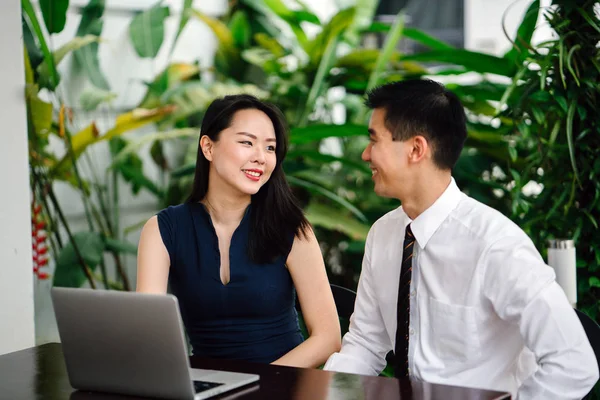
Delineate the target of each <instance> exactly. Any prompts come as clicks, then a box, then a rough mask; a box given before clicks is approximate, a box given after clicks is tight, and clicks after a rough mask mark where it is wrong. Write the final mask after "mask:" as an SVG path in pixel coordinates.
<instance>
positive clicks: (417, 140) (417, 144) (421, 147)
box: [410, 135, 431, 162]
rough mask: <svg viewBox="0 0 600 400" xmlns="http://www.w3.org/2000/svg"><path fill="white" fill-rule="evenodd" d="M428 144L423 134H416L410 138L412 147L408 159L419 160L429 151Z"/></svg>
mask: <svg viewBox="0 0 600 400" xmlns="http://www.w3.org/2000/svg"><path fill="white" fill-rule="evenodd" d="M430 150H431V148H430V146H429V142H428V141H427V139H425V136H422V135H417V136H415V137H413V138H412V149H411V152H410V161H412V162H419V161H421V160H422V159H424V158H425V157H426V156H427V155H428V153H430Z"/></svg>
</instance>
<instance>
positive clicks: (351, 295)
mask: <svg viewBox="0 0 600 400" xmlns="http://www.w3.org/2000/svg"><path fill="white" fill-rule="evenodd" d="M329 286H330V287H331V293H332V294H333V301H334V302H335V307H336V308H337V313H338V316H339V317H340V318H346V319H350V316H351V315H352V313H353V312H354V301H355V300H356V292H355V291H353V290H350V289H347V288H345V287H342V286H338V285H334V284H330V285H329ZM296 310H298V311H299V312H302V310H301V309H300V301H299V300H298V296H296Z"/></svg>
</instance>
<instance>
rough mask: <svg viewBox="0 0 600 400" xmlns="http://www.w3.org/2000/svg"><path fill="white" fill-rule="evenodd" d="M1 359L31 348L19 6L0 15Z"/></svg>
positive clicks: (9, 0)
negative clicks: (0, 122)
mask: <svg viewBox="0 0 600 400" xmlns="http://www.w3.org/2000/svg"><path fill="white" fill-rule="evenodd" d="M0 33H1V34H2V37H3V40H2V41H0V54H2V59H3V62H2V73H0V88H2V90H0V121H2V133H1V134H0V192H1V194H0V196H1V197H0V199H1V200H0V202H1V203H0V354H5V353H9V352H12V351H17V350H21V349H24V348H27V347H31V346H34V345H35V330H34V316H33V309H34V307H33V265H32V260H31V217H30V194H29V159H28V152H27V121H26V110H25V97H24V90H25V72H24V67H23V42H22V39H21V36H22V30H21V2H20V1H19V0H4V1H3V4H2V12H1V13H0Z"/></svg>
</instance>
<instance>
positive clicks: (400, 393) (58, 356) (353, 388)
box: [0, 343, 510, 400]
mask: <svg viewBox="0 0 600 400" xmlns="http://www.w3.org/2000/svg"><path fill="white" fill-rule="evenodd" d="M191 364H192V367H195V368H208V369H221V370H226V371H234V372H251V373H255V374H259V375H260V382H259V383H258V384H257V385H253V386H250V387H247V388H245V389H242V390H240V391H238V392H232V393H228V394H225V395H223V396H220V397H219V398H220V399H244V400H258V399H261V400H262V399H277V400H286V399H294V400H304V399H307V400H319V399H333V400H337V399H350V400H352V399H364V400H369V399H377V400H380V399H402V400H406V399H423V400H425V399H427V400H437V399H451V400H500V399H510V395H507V394H503V393H498V392H490V391H485V390H477V389H467V388H459V387H452V386H444V385H433V384H429V383H424V382H420V381H409V380H405V381H402V380H400V381H399V380H397V379H394V378H383V377H373V376H371V377H368V376H360V375H351V374H341V373H333V372H328V371H321V370H317V369H305V368H290V367H279V366H273V365H264V364H252V363H244V362H239V361H224V360H209V359H203V358H198V357H192V358H191ZM0 399H2V400H4V399H7V400H8V399H10V400H37V399H44V400H67V399H68V400H117V399H118V400H126V399H127V400H134V399H135V398H134V397H125V396H114V395H107V394H99V393H86V392H80V391H74V389H73V388H72V387H71V385H70V384H69V379H68V377H67V371H66V368H65V363H64V360H63V355H62V350H61V345H60V344H58V343H51V344H46V345H43V346H38V347H33V348H30V349H26V350H22V351H17V352H14V353H9V354H5V355H2V356H0Z"/></svg>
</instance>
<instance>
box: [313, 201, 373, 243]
mask: <svg viewBox="0 0 600 400" xmlns="http://www.w3.org/2000/svg"><path fill="white" fill-rule="evenodd" d="M305 212H306V218H307V219H308V221H309V222H310V223H311V224H312V225H314V226H320V227H323V228H326V229H329V230H333V231H338V232H341V233H343V234H345V235H347V236H349V237H350V238H352V239H353V240H366V238H367V234H368V233H369V225H368V224H365V223H363V222H360V221H357V220H355V219H354V218H352V217H350V216H349V215H348V213H345V212H343V211H341V210H340V209H339V208H336V207H332V206H328V205H325V204H319V203H316V202H314V201H313V202H311V203H310V204H309V205H308V207H307V208H306V210H305Z"/></svg>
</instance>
